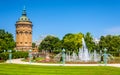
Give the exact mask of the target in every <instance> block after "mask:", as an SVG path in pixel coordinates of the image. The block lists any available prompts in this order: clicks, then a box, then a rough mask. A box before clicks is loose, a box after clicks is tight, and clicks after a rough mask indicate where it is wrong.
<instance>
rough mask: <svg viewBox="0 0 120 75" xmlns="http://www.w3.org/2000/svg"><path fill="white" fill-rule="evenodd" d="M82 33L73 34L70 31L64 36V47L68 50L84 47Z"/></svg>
mask: <svg viewBox="0 0 120 75" xmlns="http://www.w3.org/2000/svg"><path fill="white" fill-rule="evenodd" d="M82 37H83V34H82V33H78V34H72V33H68V34H66V35H65V36H64V37H63V40H62V41H63V48H65V49H66V50H67V51H71V52H72V51H77V52H78V49H79V48H81V47H82Z"/></svg>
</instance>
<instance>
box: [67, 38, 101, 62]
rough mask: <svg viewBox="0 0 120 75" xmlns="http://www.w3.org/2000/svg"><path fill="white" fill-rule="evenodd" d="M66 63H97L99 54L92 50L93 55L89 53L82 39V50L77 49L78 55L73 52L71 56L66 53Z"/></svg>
mask: <svg viewBox="0 0 120 75" xmlns="http://www.w3.org/2000/svg"><path fill="white" fill-rule="evenodd" d="M66 61H68V62H69V61H73V62H92V61H93V62H98V61H100V54H97V52H96V50H94V52H93V53H90V52H89V51H88V49H87V47H86V44H85V41H84V38H82V48H80V49H79V52H78V55H77V54H76V53H75V52H73V53H72V55H70V53H66Z"/></svg>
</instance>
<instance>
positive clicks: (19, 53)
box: [12, 51, 28, 59]
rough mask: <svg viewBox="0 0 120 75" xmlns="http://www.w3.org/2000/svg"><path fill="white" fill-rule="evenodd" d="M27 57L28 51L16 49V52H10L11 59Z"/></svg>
mask: <svg viewBox="0 0 120 75" xmlns="http://www.w3.org/2000/svg"><path fill="white" fill-rule="evenodd" d="M27 57H28V52H24V51H17V52H14V53H12V59H16V58H27Z"/></svg>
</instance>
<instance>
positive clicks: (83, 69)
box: [0, 64, 120, 75]
mask: <svg viewBox="0 0 120 75" xmlns="http://www.w3.org/2000/svg"><path fill="white" fill-rule="evenodd" d="M0 75H120V68H117V67H108V66H40V65H39V66H38V65H22V64H20V65H18V64H0Z"/></svg>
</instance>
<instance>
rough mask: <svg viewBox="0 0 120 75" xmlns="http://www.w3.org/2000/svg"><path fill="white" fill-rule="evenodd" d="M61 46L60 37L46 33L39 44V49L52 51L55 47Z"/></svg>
mask: <svg viewBox="0 0 120 75" xmlns="http://www.w3.org/2000/svg"><path fill="white" fill-rule="evenodd" d="M60 48H61V43H60V39H59V38H58V37H55V36H51V35H48V36H47V37H45V38H44V39H43V40H42V42H41V43H40V45H39V50H48V51H49V52H53V51H54V50H56V49H60Z"/></svg>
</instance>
